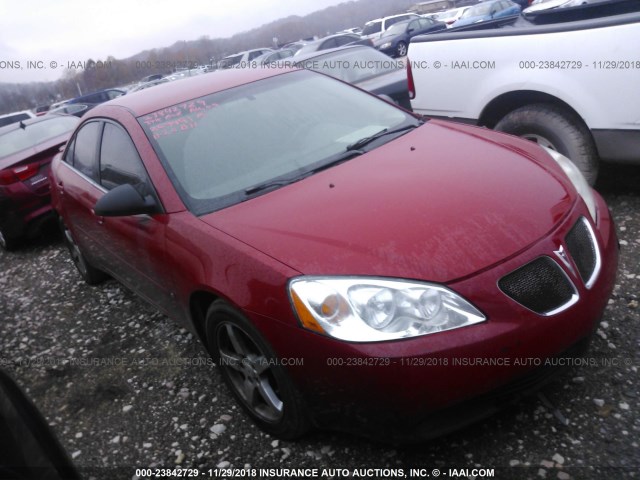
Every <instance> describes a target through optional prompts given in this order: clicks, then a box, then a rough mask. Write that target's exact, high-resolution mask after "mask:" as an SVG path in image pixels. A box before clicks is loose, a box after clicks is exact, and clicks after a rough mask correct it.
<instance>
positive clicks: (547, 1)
mask: <svg viewBox="0 0 640 480" xmlns="http://www.w3.org/2000/svg"><path fill="white" fill-rule="evenodd" d="M607 1H609V0H533V2H531V6H530V7H528V8H525V9H524V10H523V11H522V13H524V14H525V15H526V14H527V13H535V12H540V11H542V10H551V9H553V8H566V7H577V6H579V5H586V4H587V3H600V2H607Z"/></svg>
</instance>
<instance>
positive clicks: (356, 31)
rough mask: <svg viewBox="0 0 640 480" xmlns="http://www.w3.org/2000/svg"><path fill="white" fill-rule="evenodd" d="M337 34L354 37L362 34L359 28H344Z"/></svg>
mask: <svg viewBox="0 0 640 480" xmlns="http://www.w3.org/2000/svg"><path fill="white" fill-rule="evenodd" d="M338 33H355V34H356V35H360V34H361V33H362V28H360V27H353V28H345V29H344V30H342V31H340V32H338Z"/></svg>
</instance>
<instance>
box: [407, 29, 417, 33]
mask: <svg viewBox="0 0 640 480" xmlns="http://www.w3.org/2000/svg"><path fill="white" fill-rule="evenodd" d="M415 31H416V29H415V28H408V29H407V33H413V32H415Z"/></svg>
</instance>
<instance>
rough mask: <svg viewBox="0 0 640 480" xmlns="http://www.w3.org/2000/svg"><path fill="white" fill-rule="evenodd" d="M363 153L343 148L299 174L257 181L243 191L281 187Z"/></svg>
mask: <svg viewBox="0 0 640 480" xmlns="http://www.w3.org/2000/svg"><path fill="white" fill-rule="evenodd" d="M363 153H364V152H363V151H362V150H357V149H352V150H345V151H343V152H340V153H338V154H336V155H333V156H331V157H329V158H328V159H327V161H326V162H325V163H323V164H322V165H320V166H318V167H316V168H314V169H312V170H307V171H306V172H304V173H302V174H300V175H296V176H295V177H289V178H281V179H279V180H272V181H269V182H264V183H259V184H258V185H254V186H253V187H249V188H247V189H245V191H244V193H245V195H253V194H254V193H258V192H261V191H263V190H267V189H269V188H273V187H283V186H285V185H289V184H290V183H294V182H297V181H299V180H302V179H303V178H306V177H308V176H310V175H313V174H314V173H318V172H321V171H322V170H326V169H327V168H330V167H333V166H334V165H338V164H339V163H342V162H344V161H346V160H349V159H350V158H353V157H357V156H358V155H362V154H363Z"/></svg>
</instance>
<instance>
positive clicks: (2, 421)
mask: <svg viewBox="0 0 640 480" xmlns="http://www.w3.org/2000/svg"><path fill="white" fill-rule="evenodd" d="M0 425H2V440H1V441H0V443H1V444H2V449H0V478H16V479H36V478H39V479H44V478H46V479H50V480H63V479H64V480H80V475H79V474H78V472H77V470H76V469H75V467H74V466H73V463H71V460H70V459H69V457H68V455H67V453H66V452H65V450H64V449H63V448H62V446H61V445H60V442H59V441H58V439H57V438H56V437H55V435H54V434H53V431H52V430H51V429H50V428H49V425H48V424H47V422H46V421H45V419H44V417H43V416H42V414H41V413H40V412H39V411H38V409H37V408H36V407H35V405H34V404H33V403H32V402H31V400H29V398H28V397H27V396H26V395H25V394H24V392H23V391H22V390H21V389H20V387H18V385H17V384H16V382H15V381H14V380H13V379H12V378H11V377H9V375H7V374H6V373H5V372H4V371H2V370H0Z"/></svg>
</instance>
